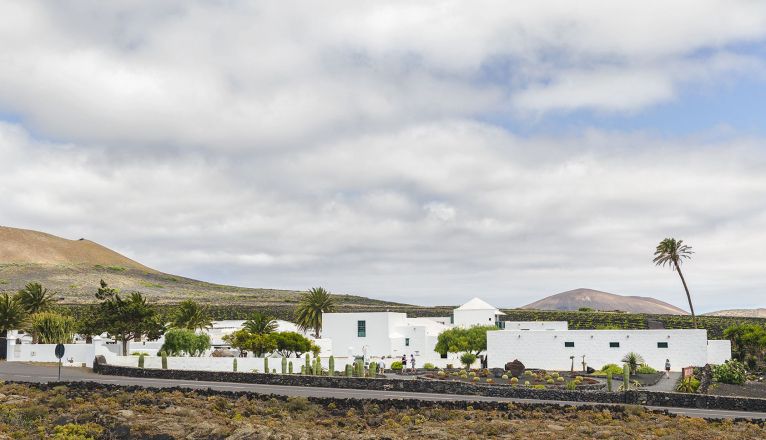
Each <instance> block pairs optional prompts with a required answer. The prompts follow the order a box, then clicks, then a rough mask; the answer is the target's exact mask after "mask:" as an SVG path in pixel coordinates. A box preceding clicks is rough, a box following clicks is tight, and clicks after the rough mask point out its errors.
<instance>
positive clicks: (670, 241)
mask: <svg viewBox="0 0 766 440" xmlns="http://www.w3.org/2000/svg"><path fill="white" fill-rule="evenodd" d="M693 253H694V252H692V248H691V246H687V245H685V244H684V241H683V240H676V239H675V238H666V239H664V240H662V241H661V242H660V244H658V245H657V249H656V250H655V251H654V260H652V261H654V264H656V265H657V266H662V267H665V266H670V268H671V269H673V270H675V271H676V272H678V276H679V277H681V283H682V284H683V285H684V290H685V291H686V299H687V300H689V310H690V311H691V314H692V325H694V328H697V316H696V315H695V314H694V306H693V305H692V296H691V294H689V287H688V286H687V285H686V279H684V274H683V273H682V272H681V263H682V262H683V260H684V259H691V257H692V254H693Z"/></svg>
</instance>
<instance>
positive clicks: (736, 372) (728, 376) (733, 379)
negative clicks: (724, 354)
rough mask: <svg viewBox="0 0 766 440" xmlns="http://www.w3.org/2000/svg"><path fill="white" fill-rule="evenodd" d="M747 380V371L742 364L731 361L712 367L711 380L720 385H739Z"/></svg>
mask: <svg viewBox="0 0 766 440" xmlns="http://www.w3.org/2000/svg"><path fill="white" fill-rule="evenodd" d="M746 379H747V370H746V369H745V365H744V364H742V362H740V361H738V360H735V359H731V360H728V361H726V362H725V363H723V364H721V365H715V366H713V380H714V381H716V382H720V383H729V384H735V385H741V384H743V383H745V380H746Z"/></svg>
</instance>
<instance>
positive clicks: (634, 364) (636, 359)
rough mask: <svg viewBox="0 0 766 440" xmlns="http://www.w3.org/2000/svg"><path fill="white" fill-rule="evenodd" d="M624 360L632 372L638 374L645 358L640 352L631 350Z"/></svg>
mask: <svg viewBox="0 0 766 440" xmlns="http://www.w3.org/2000/svg"><path fill="white" fill-rule="evenodd" d="M622 361H623V362H624V363H625V364H627V365H628V368H630V374H636V370H638V367H639V365H641V364H643V363H644V358H643V357H642V356H641V355H640V354H638V353H635V352H632V351H631V352H630V353H628V354H626V355H625V357H623V358H622Z"/></svg>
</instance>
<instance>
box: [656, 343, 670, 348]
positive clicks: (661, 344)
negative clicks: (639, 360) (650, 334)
mask: <svg viewBox="0 0 766 440" xmlns="http://www.w3.org/2000/svg"><path fill="white" fill-rule="evenodd" d="M657 348H668V343H667V342H658V343H657Z"/></svg>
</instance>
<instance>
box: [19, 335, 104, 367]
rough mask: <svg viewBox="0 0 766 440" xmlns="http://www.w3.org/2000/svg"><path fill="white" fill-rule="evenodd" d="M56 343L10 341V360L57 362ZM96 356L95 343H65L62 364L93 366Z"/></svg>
mask: <svg viewBox="0 0 766 440" xmlns="http://www.w3.org/2000/svg"><path fill="white" fill-rule="evenodd" d="M55 349H56V344H16V343H15V341H8V359H7V360H8V362H56V363H58V361H59V360H58V358H57V357H56V354H55ZM95 357H96V346H95V345H94V344H64V357H63V358H62V365H65V366H71V367H82V366H83V365H84V366H86V367H92V366H93V358H95Z"/></svg>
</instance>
